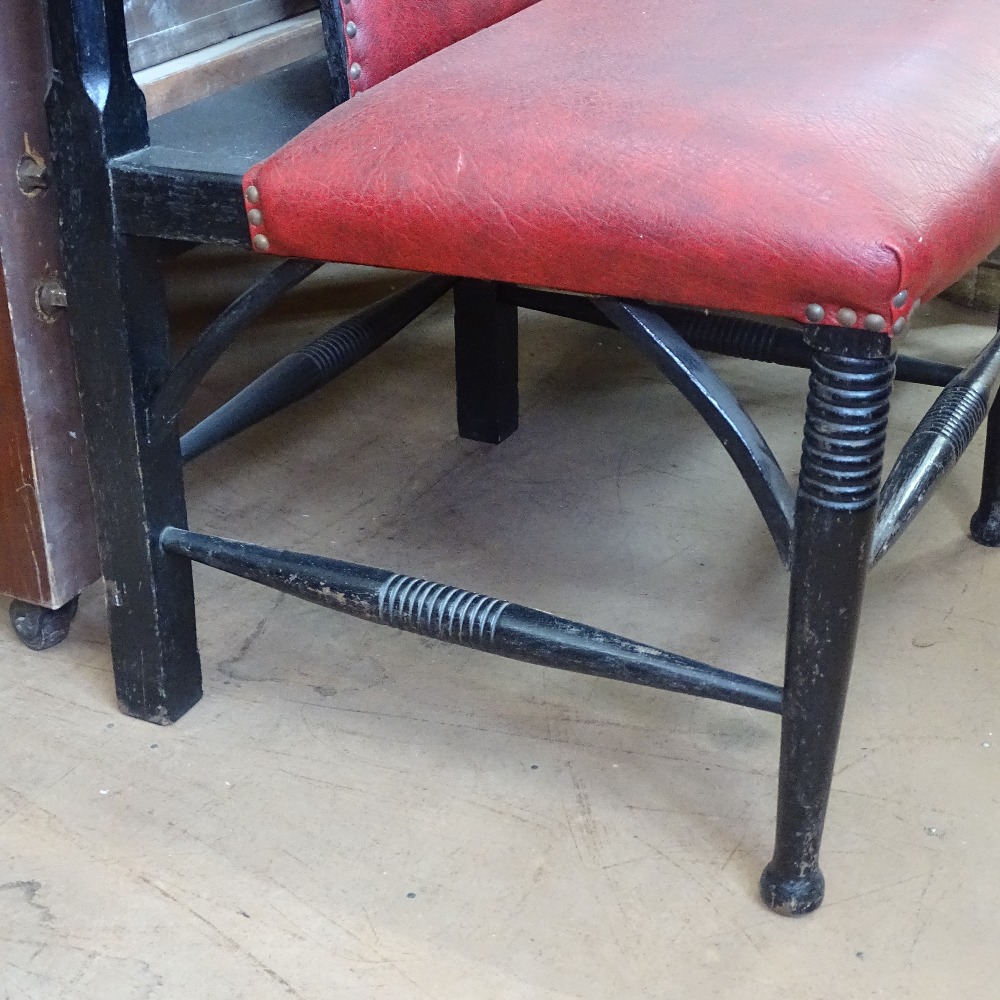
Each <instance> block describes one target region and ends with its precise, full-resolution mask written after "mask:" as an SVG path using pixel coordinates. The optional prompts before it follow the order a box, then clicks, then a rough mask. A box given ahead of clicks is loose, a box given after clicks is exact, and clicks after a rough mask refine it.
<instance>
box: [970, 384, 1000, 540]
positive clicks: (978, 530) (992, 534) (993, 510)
mask: <svg viewBox="0 0 1000 1000" xmlns="http://www.w3.org/2000/svg"><path fill="white" fill-rule="evenodd" d="M969 533H970V534H971V535H972V538H973V540H974V541H977V542H979V544H980V545H989V546H990V547H991V548H1000V396H997V398H996V399H994V401H993V405H992V406H991V407H990V416H989V419H988V420H987V422H986V456H985V458H984V460H983V489H982V493H981V495H980V498H979V509H978V510H977V511H976V513H975V514H973V515H972V523H971V524H970V526H969Z"/></svg>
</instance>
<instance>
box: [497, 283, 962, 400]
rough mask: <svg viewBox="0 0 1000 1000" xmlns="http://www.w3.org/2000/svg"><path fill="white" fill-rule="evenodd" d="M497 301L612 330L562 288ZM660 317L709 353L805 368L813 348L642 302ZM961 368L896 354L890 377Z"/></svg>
mask: <svg viewBox="0 0 1000 1000" xmlns="http://www.w3.org/2000/svg"><path fill="white" fill-rule="evenodd" d="M501 295H502V298H503V301H505V302H509V303H511V304H512V305H517V306H520V307H521V308H522V309H531V310H534V311H535V312H542V313H547V314H549V315H551V316H564V317H565V318H567V319H575V320H580V321H581V322H584V323H592V324H594V325H595V326H603V327H605V328H608V329H613V328H614V326H615V324H614V323H612V322H611V320H610V319H608V317H607V316H605V315H604V314H603V313H602V312H601V310H600V309H599V308H598V306H597V304H596V302H595V301H594V299H591V298H589V297H587V296H583V295H568V294H566V293H565V292H549V291H545V290H543V289H539V288H521V287H520V286H517V285H505V286H503V290H502V293H501ZM648 308H649V309H651V310H652V311H653V312H654V313H656V315H657V316H659V317H661V318H662V319H664V320H666V321H667V322H668V323H669V324H670V325H671V326H672V327H673V328H674V329H675V330H676V331H677V333H679V334H680V335H681V336H682V337H683V338H684V339H685V340H686V341H687V342H688V343H689V344H690V345H691V346H692V347H694V348H695V349H696V350H699V351H706V352H707V353H709V354H724V355H727V356H729V357H733V358H744V359H746V360H748V361H766V362H768V363H770V364H776V365H784V366H786V367H789V368H808V367H809V366H810V364H811V363H812V356H813V352H812V349H811V348H810V347H809V345H808V344H806V342H805V341H804V340H803V337H802V329H801V327H800V328H798V329H788V328H785V327H781V326H774V325H772V324H770V323H763V322H761V321H760V320H753V319H747V318H746V317H743V316H729V315H724V314H720V313H706V312H705V310H703V309H683V308H679V307H677V306H661V305H652V304H650V305H648ZM960 371H961V369H960V368H958V367H957V366H956V365H949V364H945V363H944V362H942V361H929V360H927V359H925V358H915V357H912V356H910V355H906V354H901V355H899V356H897V358H896V379H897V380H898V381H900V382H913V383H917V384H920V385H937V386H945V385H947V384H948V383H949V382H950V381H951V380H952V379H953V378H954V377H955V376H956V375H958V373H959V372H960Z"/></svg>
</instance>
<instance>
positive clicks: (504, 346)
mask: <svg viewBox="0 0 1000 1000" xmlns="http://www.w3.org/2000/svg"><path fill="white" fill-rule="evenodd" d="M498 292H499V286H498V285H496V284H495V283H493V282H487V281H470V280H465V281H460V282H458V284H456V285H455V380H456V388H457V392H458V433H459V434H460V435H461V436H462V437H464V438H469V439H471V440H473V441H487V442H489V443H490V444H499V443H500V442H501V441H503V440H504V438H507V437H509V436H510V435H511V434H513V433H514V431H516V430H517V306H515V305H511V304H510V303H508V302H503V301H501V300H500V299H499V297H498Z"/></svg>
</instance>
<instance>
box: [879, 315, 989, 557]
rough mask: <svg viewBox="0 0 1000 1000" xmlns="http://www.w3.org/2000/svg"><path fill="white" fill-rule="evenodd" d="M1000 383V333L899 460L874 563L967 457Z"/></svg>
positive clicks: (885, 496) (884, 500)
mask: <svg viewBox="0 0 1000 1000" xmlns="http://www.w3.org/2000/svg"><path fill="white" fill-rule="evenodd" d="M998 381H1000V333H998V334H997V336H996V337H994V338H993V340H991V341H990V342H989V343H988V344H987V345H986V347H984V348H983V349H982V351H980V352H979V354H977V355H976V357H975V358H974V359H973V361H972V363H971V364H970V365H969V366H968V367H967V368H966V369H965V370H964V371H962V372H960V373H959V374H958V375H956V376H955V378H953V379H952V380H951V381H950V382H949V383H948V385H947V387H946V388H945V389H944V391H943V392H942V393H941V395H940V396H938V398H937V399H936V400H935V401H934V403H933V405H932V406H931V408H930V409H929V410H928V411H927V413H926V414H925V416H924V418H923V419H922V420H921V421H920V423H919V424H918V425H917V428H916V430H914V432H913V434H912V435H911V436H910V439H909V440H908V441H907V442H906V445H905V446H904V448H903V450H902V451H901V452H900V453H899V457H898V458H897V459H896V464H895V465H894V466H893V467H892V471H891V472H890V473H889V475H888V476H887V477H886V481H885V484H884V485H883V487H882V492H881V494H880V495H879V511H878V522H877V524H876V528H875V536H874V538H873V540H872V555H871V561H872V562H873V563H876V562H878V560H879V559H881V558H882V556H884V555H885V554H886V552H888V551H889V549H890V548H892V546H893V545H894V544H895V542H896V540H897V539H898V538H899V536H900V535H901V534H902V533H903V531H904V530H905V529H906V527H907V526H908V525H909V524H910V522H911V521H912V520H913V519H914V518H915V517H916V516H917V514H918V513H919V512H920V510H921V508H922V507H923V506H924V504H925V503H927V501H928V500H929V499H930V497H931V494H932V493H933V492H934V490H935V488H936V487H937V485H938V483H939V482H940V481H941V479H942V477H943V476H944V475H945V473H947V472H948V471H949V470H950V469H951V468H952V467H953V466H954V465H955V463H956V462H957V461H958V460H959V458H961V457H962V455H963V453H964V452H965V449H966V448H968V447H969V444H970V442H971V441H972V438H973V436H974V435H975V433H976V431H977V430H979V427H980V425H981V424H982V422H983V421H984V420H985V419H986V414H987V413H988V412H989V408H990V395H991V393H992V392H993V391H994V389H995V388H996V385H997V382H998Z"/></svg>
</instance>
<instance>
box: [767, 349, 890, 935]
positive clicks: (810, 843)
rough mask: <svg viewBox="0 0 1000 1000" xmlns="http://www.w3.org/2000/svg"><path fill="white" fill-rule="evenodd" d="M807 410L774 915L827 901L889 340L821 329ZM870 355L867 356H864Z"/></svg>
mask: <svg viewBox="0 0 1000 1000" xmlns="http://www.w3.org/2000/svg"><path fill="white" fill-rule="evenodd" d="M815 339H816V340H817V341H818V343H815V344H814V346H816V347H817V348H818V350H817V354H816V357H815V358H814V361H813V366H812V367H813V373H812V378H811V379H810V383H809V398H808V402H807V404H806V425H805V435H804V439H803V446H802V469H801V475H800V479H799V491H798V497H797V501H796V508H795V530H794V543H793V552H792V580H791V589H790V598H789V610H788V636H787V646H786V653H785V691H784V701H783V712H782V724H781V762H780V775H779V780H778V819H777V833H776V837H775V848H774V856H773V858H772V860H771V862H770V864H769V865H768V866H767V868H765V869H764V874H763V875H762V876H761V883H760V887H761V895H762V897H763V899H764V902H765V903H767V905H768V906H770V907H771V908H772V909H773V910H775V911H777V912H778V913H781V914H784V915H786V916H796V915H799V914H803V913H808V912H810V911H811V910H814V909H816V907H818V906H819V905H820V903H821V902H822V901H823V891H824V882H823V875H822V872H821V871H820V868H819V848H820V840H821V838H822V835H823V825H824V821H825V818H826V807H827V803H828V801H829V797H830V786H831V782H832V779H833V765H834V760H835V758H836V754H837V743H838V740H839V737H840V724H841V719H842V716H843V711H844V703H845V700H846V697H847V685H848V681H849V679H850V674H851V665H852V662H853V659H854V647H855V642H856V639H857V632H858V622H859V618H860V614H861V601H862V596H863V594H864V585H865V578H866V576H867V572H868V557H869V552H870V549H871V542H872V534H873V530H874V523H875V509H876V501H877V498H878V491H879V483H880V479H881V472H882V457H883V452H884V448H885V428H886V422H887V419H888V413H889V393H890V390H891V387H892V378H893V362H892V359H891V357H890V356H889V351H890V347H889V344H888V339H887V338H878V337H875V336H874V335H855V334H853V332H851V331H843V332H841V333H838V332H836V331H834V332H832V333H826V334H824V333H822V332H821V333H820V334H819V335H818V336H817V337H816V338H815ZM866 355H867V356H866Z"/></svg>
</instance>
